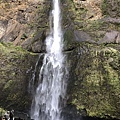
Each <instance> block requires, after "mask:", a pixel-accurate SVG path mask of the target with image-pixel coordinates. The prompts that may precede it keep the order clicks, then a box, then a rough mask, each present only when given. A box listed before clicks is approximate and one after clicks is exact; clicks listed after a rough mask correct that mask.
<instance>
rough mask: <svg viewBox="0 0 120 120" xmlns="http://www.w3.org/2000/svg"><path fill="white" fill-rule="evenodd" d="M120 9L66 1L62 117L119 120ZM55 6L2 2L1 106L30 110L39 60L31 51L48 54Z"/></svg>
mask: <svg viewBox="0 0 120 120" xmlns="http://www.w3.org/2000/svg"><path fill="white" fill-rule="evenodd" d="M119 5H120V1H119V0H97V1H96V0H63V1H61V7H62V18H63V23H62V24H63V30H64V43H65V46H64V53H65V54H66V55H67V62H66V65H67V66H68V69H69V80H68V90H67V96H66V100H67V105H66V107H65V108H64V111H63V113H64V114H65V115H66V116H68V118H69V119H70V120H75V119H77V116H79V115H83V116H95V117H100V118H102V117H104V118H118V119H119V118H120V112H119V111H120V102H119V100H120V77H119V76H120V15H119V13H120V12H119V11H120V8H119ZM50 7H51V2H50V1H47V0H35V1H34V2H33V1H32V0H26V1H25V0H23V1H22V0H9V1H7V0H6V1H5V0H2V1H1V4H0V10H1V11H0V41H1V44H0V46H1V47H0V61H1V62H0V66H1V69H0V72H1V73H2V74H1V75H0V78H1V84H0V90H1V91H2V92H1V93H0V97H1V98H0V100H1V101H0V106H2V107H6V108H11V107H13V108H15V109H17V108H18V109H19V110H23V109H25V110H28V108H29V106H30V102H31V100H30V99H29V98H30V94H28V92H27V88H28V87H27V86H28V82H29V80H30V77H31V75H32V72H33V70H34V65H35V62H36V60H37V57H36V54H30V53H29V52H30V51H31V52H34V53H40V52H45V45H44V40H45V37H46V36H47V34H48V33H49V19H48V17H49V11H50ZM111 8H112V9H111ZM9 42H10V43H9ZM11 44H12V45H11ZM13 45H14V46H13ZM15 46H21V47H22V48H23V49H25V50H27V51H23V50H22V48H21V47H15ZM28 51H29V52H28ZM29 70H30V71H29ZM27 72H28V73H27ZM28 74H29V75H28ZM28 76H29V77H28ZM3 93H4V94H3ZM1 95H2V96H1ZM23 96H25V98H24V97H23ZM3 98H4V99H3ZM4 101H5V102H4ZM16 106H17V107H16ZM70 116H71V117H70Z"/></svg>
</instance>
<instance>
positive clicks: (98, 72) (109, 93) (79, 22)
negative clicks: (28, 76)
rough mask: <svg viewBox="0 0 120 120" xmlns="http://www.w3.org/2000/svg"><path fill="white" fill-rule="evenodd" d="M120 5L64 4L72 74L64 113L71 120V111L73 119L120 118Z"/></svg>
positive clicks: (115, 1)
mask: <svg viewBox="0 0 120 120" xmlns="http://www.w3.org/2000/svg"><path fill="white" fill-rule="evenodd" d="M119 4H120V1H119V0H112V1H110V0H105V1H104V0H98V1H95V0H85V1H69V0H67V1H66V3H63V6H64V7H65V9H64V13H65V14H67V15H68V16H67V18H65V17H64V14H63V18H64V19H63V20H64V24H65V25H66V27H65V34H64V40H65V43H66V46H65V50H69V51H68V52H67V56H68V63H67V65H68V68H69V70H70V71H69V80H68V102H67V103H68V105H67V106H66V107H65V111H64V113H66V114H67V115H68V114H69V115H68V116H71V114H70V113H68V111H67V108H68V109H69V108H70V109H71V113H72V114H74V116H78V115H81V114H82V115H83V116H87V115H88V116H99V117H103V118H120V112H119V111H120V103H119V99H120V96H119V95H120V80H119V79H120V77H119V76H120V68H119V67H120V38H119V36H120V26H119V24H120V23H119V22H120V17H119V14H118V11H119V10H120V8H119V6H118V5H119ZM111 8H112V9H111ZM68 21H70V22H68ZM69 23H71V24H69ZM71 88H72V89H71ZM71 106H72V107H71ZM75 108H76V109H77V110H76V112H75ZM72 109H73V111H72ZM72 119H75V117H73V118H71V120H72Z"/></svg>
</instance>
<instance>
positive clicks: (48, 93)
mask: <svg viewBox="0 0 120 120" xmlns="http://www.w3.org/2000/svg"><path fill="white" fill-rule="evenodd" d="M52 17H53V19H52V20H53V22H52V23H53V24H52V25H53V27H52V26H51V27H50V28H51V32H50V35H49V36H48V37H47V38H46V51H47V53H46V54H45V55H44V58H43V64H42V67H41V69H40V72H39V82H38V83H39V84H38V86H37V89H36V93H35V96H34V99H33V103H32V107H31V118H32V119H34V120H60V119H61V118H60V114H61V109H62V104H63V100H64V98H65V92H66V80H65V79H64V77H65V71H66V68H65V65H64V61H65V57H64V55H63V53H62V48H63V43H62V41H63V40H62V39H63V38H62V31H61V20H60V5H59V0H53V10H52ZM37 63H38V62H37Z"/></svg>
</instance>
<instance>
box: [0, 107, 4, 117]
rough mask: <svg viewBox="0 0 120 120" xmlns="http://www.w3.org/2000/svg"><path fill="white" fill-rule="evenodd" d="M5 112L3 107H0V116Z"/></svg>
mask: <svg viewBox="0 0 120 120" xmlns="http://www.w3.org/2000/svg"><path fill="white" fill-rule="evenodd" d="M4 114H5V110H4V109H3V108H0V117H1V116H3V115H4Z"/></svg>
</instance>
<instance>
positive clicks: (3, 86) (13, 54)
mask: <svg viewBox="0 0 120 120" xmlns="http://www.w3.org/2000/svg"><path fill="white" fill-rule="evenodd" d="M35 56H36V55H35V54H33V53H32V54H31V53H29V52H28V51H25V50H23V49H22V48H21V47H19V46H17V47H15V46H13V45H12V44H10V43H0V63H1V64H0V68H1V69H0V73H1V74H0V107H3V108H5V109H13V108H14V109H16V110H28V108H29V105H30V98H29V97H28V95H29V94H28V83H29V80H30V76H31V72H32V71H30V70H32V68H31V67H32V66H34V64H35V61H34V60H35V59H36V57H35ZM29 96H30V95H29Z"/></svg>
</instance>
